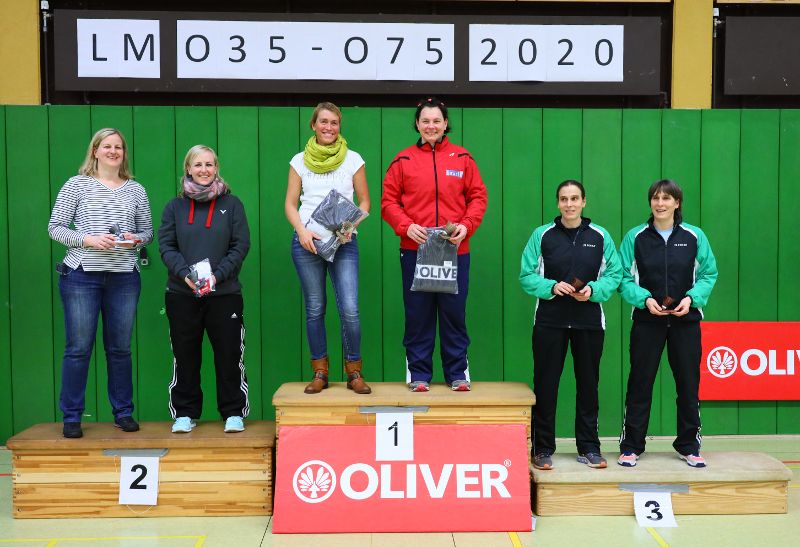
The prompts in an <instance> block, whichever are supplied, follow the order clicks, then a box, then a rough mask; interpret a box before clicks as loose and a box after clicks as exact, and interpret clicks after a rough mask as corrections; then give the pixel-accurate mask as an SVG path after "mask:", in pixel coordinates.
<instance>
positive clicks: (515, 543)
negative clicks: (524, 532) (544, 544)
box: [508, 532, 522, 547]
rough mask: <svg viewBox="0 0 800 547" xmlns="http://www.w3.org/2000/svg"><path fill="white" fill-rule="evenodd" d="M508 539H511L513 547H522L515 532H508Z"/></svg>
mask: <svg viewBox="0 0 800 547" xmlns="http://www.w3.org/2000/svg"><path fill="white" fill-rule="evenodd" d="M508 537H510V538H511V545H513V546H514V547H522V542H521V541H520V540H519V536H518V535H517V533H516V532H509V533H508Z"/></svg>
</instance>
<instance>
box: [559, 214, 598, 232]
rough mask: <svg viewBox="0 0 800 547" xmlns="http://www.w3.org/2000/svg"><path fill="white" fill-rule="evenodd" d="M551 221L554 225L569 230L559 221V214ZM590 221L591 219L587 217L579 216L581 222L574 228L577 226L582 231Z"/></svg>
mask: <svg viewBox="0 0 800 547" xmlns="http://www.w3.org/2000/svg"><path fill="white" fill-rule="evenodd" d="M553 222H555V224H556V226H558V227H559V228H561V229H562V230H569V228H567V227H566V226H564V224H562V223H561V215H558V216H557V217H556V218H555V219H554V220H553ZM591 223H592V219H590V218H587V217H581V223H580V224H579V225H578V226H576V228H578V229H579V230H581V231H583V230H585V229H586V227H587V226H588V225H589V224H591Z"/></svg>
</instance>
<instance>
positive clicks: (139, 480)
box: [119, 456, 158, 505]
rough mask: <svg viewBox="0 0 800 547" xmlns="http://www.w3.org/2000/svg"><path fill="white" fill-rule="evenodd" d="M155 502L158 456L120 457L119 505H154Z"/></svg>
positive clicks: (156, 498)
mask: <svg viewBox="0 0 800 547" xmlns="http://www.w3.org/2000/svg"><path fill="white" fill-rule="evenodd" d="M157 501H158V456H122V458H121V463H120V474H119V503H120V505H156V504H157Z"/></svg>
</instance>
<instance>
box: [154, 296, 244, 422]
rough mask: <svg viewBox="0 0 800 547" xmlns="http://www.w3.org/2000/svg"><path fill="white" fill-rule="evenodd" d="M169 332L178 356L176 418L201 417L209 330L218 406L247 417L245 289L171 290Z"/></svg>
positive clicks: (172, 394)
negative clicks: (202, 293)
mask: <svg viewBox="0 0 800 547" xmlns="http://www.w3.org/2000/svg"><path fill="white" fill-rule="evenodd" d="M165 300H166V310H167V318H168V319H169V335H170V341H171V342H172V353H173V354H174V356H175V359H174V364H173V367H174V368H173V376H172V381H171V382H170V385H169V406H170V413H171V414H172V417H173V418H177V417H180V416H188V417H189V418H193V419H197V418H200V414H201V411H202V408H203V391H202V389H201V387H200V367H201V363H202V351H203V349H202V348H203V332H207V333H208V338H209V341H210V342H211V347H212V349H213V350H214V369H215V371H216V384H217V409H218V410H219V413H220V415H221V417H222V419H223V420H224V419H227V418H229V417H230V416H241V417H246V416H247V414H248V412H249V410H250V406H249V403H248V398H247V375H246V373H245V369H244V361H243V353H244V322H243V320H242V311H243V302H242V295H241V294H225V295H220V296H213V295H212V296H206V297H203V298H196V297H194V296H189V295H184V294H177V293H173V292H167V293H166V298H165Z"/></svg>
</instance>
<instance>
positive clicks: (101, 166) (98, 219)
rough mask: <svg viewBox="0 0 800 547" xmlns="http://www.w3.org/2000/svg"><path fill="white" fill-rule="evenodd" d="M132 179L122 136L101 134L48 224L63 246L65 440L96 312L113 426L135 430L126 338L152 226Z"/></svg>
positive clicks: (77, 412)
mask: <svg viewBox="0 0 800 547" xmlns="http://www.w3.org/2000/svg"><path fill="white" fill-rule="evenodd" d="M132 177H133V175H132V174H131V172H130V169H129V167H128V148H127V145H126V143H125V139H124V138H123V136H122V134H121V133H120V132H119V131H117V130H116V129H101V130H100V131H98V132H97V133H95V135H94V137H92V140H91V142H90V143H89V148H88V150H87V151H86V159H85V160H84V162H83V165H81V168H80V170H79V174H78V175H77V176H74V177H72V178H70V179H69V180H68V181H67V182H66V183H65V184H64V186H63V187H62V188H61V190H60V191H59V193H58V197H57V198H56V203H55V205H54V206H53V212H52V215H51V216H50V223H49V225H48V232H49V233H50V237H51V238H52V239H54V240H55V241H58V242H59V243H62V244H64V245H66V246H67V255H66V257H65V258H64V261H63V262H62V263H60V264H58V266H57V267H56V270H57V271H58V273H59V274H60V276H59V280H58V286H59V290H60V292H61V300H62V301H63V304H64V322H65V330H66V347H65V348H64V359H63V361H62V364H61V370H62V372H61V398H60V407H61V411H62V412H63V413H64V436H65V437H69V438H77V437H81V436H83V431H82V430H81V417H82V415H83V411H84V409H85V399H86V378H87V375H88V372H89V359H90V357H91V355H92V348H93V347H94V341H95V336H96V334H97V319H98V316H99V315H100V312H101V311H102V315H103V346H104V347H105V351H106V362H107V367H108V399H109V401H110V402H111V407H112V410H113V413H114V425H115V426H117V427H119V428H121V429H122V430H123V431H127V432H132V431H138V430H139V424H137V423H136V421H135V420H134V419H133V416H132V415H133V380H132V363H131V335H132V333H133V322H134V318H135V316H136V305H137V302H138V300H139V292H140V289H141V283H140V280H139V270H138V264H137V251H138V249H139V248H140V247H142V246H144V245H147V244H148V243H150V241H151V240H152V239H153V222H152V219H151V217H150V204H149V202H148V200H147V194H146V192H145V190H144V188H143V187H142V186H141V185H140V184H139V183H138V182H136V181H134V180H133V178H132Z"/></svg>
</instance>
